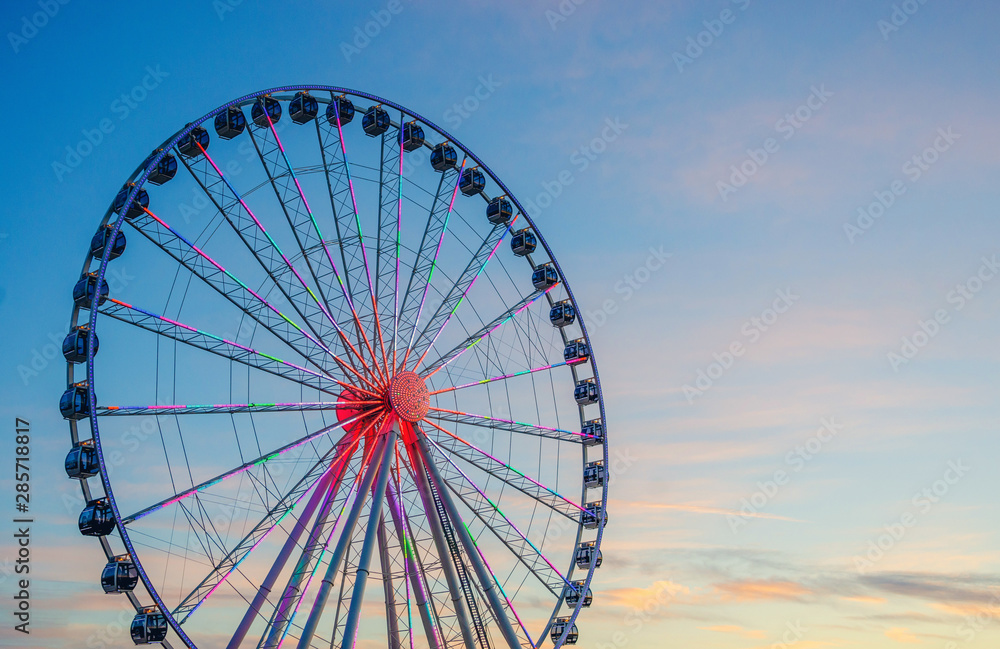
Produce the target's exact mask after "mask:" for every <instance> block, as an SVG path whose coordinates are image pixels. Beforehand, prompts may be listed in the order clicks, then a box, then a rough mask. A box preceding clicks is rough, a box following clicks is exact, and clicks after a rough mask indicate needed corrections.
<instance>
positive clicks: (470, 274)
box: [413, 215, 519, 367]
mask: <svg viewBox="0 0 1000 649" xmlns="http://www.w3.org/2000/svg"><path fill="white" fill-rule="evenodd" d="M518 216H519V215H518ZM516 222H517V216H515V217H514V218H513V219H511V221H510V224H509V225H507V226H506V227H504V226H503V225H495V226H493V229H492V230H490V232H489V234H487V235H486V238H485V239H484V240H483V243H482V244H481V245H480V246H479V250H477V251H476V254H475V255H473V257H472V259H471V260H470V261H469V263H468V265H467V266H466V267H465V270H464V271H462V274H461V275H460V276H459V278H458V280H457V281H456V282H455V285H454V286H452V287H451V290H449V291H448V294H447V295H446V296H445V298H444V301H443V302H442V303H441V305H440V306H438V308H437V309H436V310H435V312H434V315H433V316H431V319H430V322H428V323H427V326H426V327H424V329H423V331H422V332H421V333H420V337H419V338H418V339H417V342H416V343H414V345H413V353H414V354H418V355H419V356H418V360H417V362H416V363H414V365H413V366H414V367H420V364H421V363H423V362H424V357H425V356H427V354H428V352H430V350H431V349H432V348H433V347H434V343H435V342H437V339H438V336H440V335H441V332H442V331H444V328H445V327H446V326H447V325H448V323H449V322H450V321H451V317H452V316H453V315H455V312H456V311H457V310H458V307H460V306H461V305H462V302H464V301H465V298H466V296H467V295H468V294H469V291H470V290H472V286H473V285H474V284H475V283H476V279H478V278H479V275H480V274H482V272H483V270H485V269H486V264H488V263H489V261H490V259H492V258H493V255H495V254H496V251H497V248H499V247H500V243H501V242H502V241H503V238H504V237H505V236H506V235H507V233H508V232H510V231H511V228H512V227H514V224H515V223H516Z"/></svg>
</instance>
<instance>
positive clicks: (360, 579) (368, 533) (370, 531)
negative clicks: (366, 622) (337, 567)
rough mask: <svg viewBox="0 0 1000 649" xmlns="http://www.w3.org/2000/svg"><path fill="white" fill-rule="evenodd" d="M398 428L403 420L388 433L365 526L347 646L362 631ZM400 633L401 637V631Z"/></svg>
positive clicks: (346, 633) (348, 648)
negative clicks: (369, 577)
mask: <svg viewBox="0 0 1000 649" xmlns="http://www.w3.org/2000/svg"><path fill="white" fill-rule="evenodd" d="M398 431H399V424H397V423H393V425H392V430H391V431H390V432H389V434H388V435H387V436H386V441H385V450H384V451H383V453H382V461H381V462H380V463H379V474H378V484H377V485H376V487H375V492H374V493H373V494H372V506H371V511H370V513H369V514H368V527H367V529H366V530H365V541H364V544H363V545H362V546H361V557H360V559H358V570H357V573H356V576H355V577H354V592H352V593H351V606H350V608H349V609H348V610H347V622H345V623H344V636H343V638H342V641H341V644H340V646H341V647H344V648H345V649H354V644H355V640H356V637H357V634H358V622H359V621H360V619H361V603H362V601H363V600H364V598H365V586H366V585H367V583H368V574H369V573H370V570H369V566H371V562H372V551H373V550H374V549H375V541H376V539H377V537H378V528H379V525H380V524H381V522H382V503H383V502H384V501H385V487H386V485H387V484H388V483H389V474H390V473H391V472H392V466H391V464H392V458H393V454H394V451H395V450H396V436H397V435H398ZM394 617H395V616H394ZM396 637H397V641H398V638H399V635H398V633H397V636H396Z"/></svg>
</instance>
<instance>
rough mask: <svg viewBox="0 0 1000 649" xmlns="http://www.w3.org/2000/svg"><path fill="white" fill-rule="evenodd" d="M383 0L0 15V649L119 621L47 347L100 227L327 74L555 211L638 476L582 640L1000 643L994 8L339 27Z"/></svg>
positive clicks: (453, 13) (775, 10) (732, 644)
mask: <svg viewBox="0 0 1000 649" xmlns="http://www.w3.org/2000/svg"><path fill="white" fill-rule="evenodd" d="M42 5H46V6H50V8H49V11H50V13H54V15H52V16H51V17H50V18H47V19H36V22H37V23H44V24H43V25H42V26H41V27H38V28H32V26H31V21H32V19H33V16H34V15H35V14H37V13H38V12H40V11H43V9H44V7H42V8H40V7H41V6H42ZM234 5H235V6H234ZM386 6H387V3H385V2H374V3H355V4H352V5H351V6H343V5H341V4H337V5H330V4H326V3H318V2H300V3H294V4H289V3H264V2H258V1H254V0H244V1H243V2H240V3H236V2H225V1H224V2H215V3H212V2H174V3H167V4H156V3H140V4H131V5H129V6H128V7H127V8H125V7H112V6H108V5H103V4H96V3H84V2H81V1H80V0H73V1H69V2H66V3H65V4H61V3H58V2H56V1H55V0H53V1H52V2H50V3H48V4H47V3H46V2H41V3H38V2H22V1H17V2H8V3H5V4H4V6H3V8H2V9H0V27H2V28H3V29H2V31H3V32H4V33H5V34H6V37H5V39H4V40H5V43H4V44H3V45H0V49H2V50H3V53H2V55H0V56H3V59H4V62H3V66H2V75H3V81H4V83H3V87H4V88H5V97H4V102H3V103H4V106H6V108H7V110H6V111H5V112H4V114H5V116H6V123H7V126H8V128H7V129H6V132H5V133H6V134H5V141H6V145H7V155H4V156H3V157H2V160H0V172H2V174H3V177H4V178H5V179H6V182H5V187H6V189H7V192H6V197H5V201H4V202H5V210H4V216H3V219H2V224H0V251H2V252H3V254H2V257H0V258H2V263H3V265H4V271H5V272H4V273H3V280H0V321H2V322H3V323H4V327H3V331H4V335H3V336H2V337H0V354H2V357H3V359H4V361H3V362H4V369H3V371H2V372H0V389H2V390H3V393H4V394H5V395H6V396H5V398H4V399H3V400H2V404H3V405H2V408H3V412H4V415H5V421H7V422H13V420H14V417H22V418H25V419H28V420H30V421H31V423H32V431H33V456H34V457H33V459H34V466H33V479H34V480H35V482H34V489H35V494H36V497H37V498H38V504H37V509H38V516H39V517H40V519H41V518H43V517H44V522H41V523H40V524H39V526H38V528H37V538H36V541H35V542H36V545H35V546H33V549H34V550H35V552H36V554H35V555H34V561H35V565H36V566H37V570H38V573H39V574H38V576H37V579H38V581H37V582H36V584H37V588H36V590H35V594H34V597H35V599H34V605H35V614H36V617H35V618H34V623H35V624H36V625H37V635H33V636H32V637H31V638H30V642H25V641H24V639H22V638H21V637H14V636H13V635H12V632H11V631H10V629H9V626H10V624H9V623H8V622H4V624H3V631H2V632H0V637H3V638H4V643H5V644H7V643H10V642H12V643H13V645H12V646H21V645H22V644H24V646H50V647H56V646H74V645H75V644H78V642H79V638H80V637H86V636H88V635H89V634H93V633H98V632H99V630H100V629H101V628H103V627H104V626H105V625H106V624H107V623H108V622H110V621H112V620H114V619H116V616H117V615H118V611H119V610H120V608H121V606H120V603H118V602H116V601H113V599H111V598H104V599H102V598H101V597H100V594H99V593H97V592H96V591H95V589H94V587H95V586H96V578H97V572H98V567H99V564H100V561H101V557H100V555H99V552H98V549H97V547H96V544H94V543H92V542H90V540H87V539H83V538H81V537H80V536H79V535H78V534H77V533H76V531H75V529H74V524H73V519H74V518H75V505H72V500H70V501H69V502H70V505H69V506H67V505H66V500H65V498H68V497H70V496H74V497H75V493H76V492H75V491H74V485H73V484H71V483H70V482H69V481H68V480H66V479H65V477H64V474H63V473H62V469H61V466H60V465H61V461H62V457H63V454H64V453H65V451H66V446H67V444H68V436H67V435H66V425H65V423H64V422H63V421H62V419H61V417H60V416H59V413H58V411H57V409H56V402H57V399H58V395H59V394H60V393H61V391H62V390H63V388H64V381H65V373H64V367H65V366H64V365H63V364H62V363H61V362H59V361H61V358H57V359H56V360H52V359H51V358H49V357H50V356H51V355H52V348H51V344H52V341H53V340H61V338H62V336H63V335H64V333H65V329H66V326H67V322H68V320H67V317H68V315H69V311H70V307H71V300H70V291H71V289H72V285H73V283H74V280H75V278H76V277H77V275H78V273H79V264H80V261H81V259H82V256H83V253H84V252H85V247H86V245H87V242H88V241H89V238H90V236H91V234H92V232H93V228H94V226H95V225H96V224H97V223H98V222H99V220H100V218H101V215H102V214H103V210H104V209H105V208H106V206H107V204H108V202H109V200H110V198H111V196H112V195H113V194H114V192H115V191H116V190H117V189H118V187H119V186H120V183H121V179H122V178H124V177H126V176H127V175H128V174H129V173H131V171H132V170H133V169H134V168H135V167H136V165H137V164H139V163H140V162H141V161H142V159H143V158H144V157H145V156H146V155H147V154H148V152H149V150H150V149H151V148H152V147H153V146H155V145H157V144H158V143H159V142H161V141H162V140H163V139H164V138H165V137H167V136H168V135H169V134H171V133H173V132H174V131H176V130H177V129H178V128H180V127H182V126H183V125H184V124H186V123H187V122H189V121H191V120H192V119H194V118H195V117H199V116H201V115H203V114H204V113H206V112H208V111H209V110H211V109H213V108H215V107H216V106H218V105H220V104H222V103H224V102H226V101H228V100H230V99H232V98H235V97H237V96H240V95H243V94H246V93H248V92H251V91H253V90H257V89H263V88H266V87H271V86H276V85H283V84H292V83H316V84H331V85H337V86H343V87H348V88H356V89H359V90H364V91H368V92H371V93H374V94H376V95H380V96H383V97H386V98H388V99H391V100H393V101H396V102H399V103H401V104H402V105H404V106H406V107H408V108H410V109H412V110H414V111H416V112H418V113H421V114H422V115H424V116H426V117H427V118H428V119H430V120H433V121H435V122H437V123H439V124H440V125H441V126H443V127H444V128H446V129H449V130H451V131H452V132H453V133H454V134H455V135H456V136H457V137H458V138H459V139H461V140H462V142H463V143H464V144H466V145H467V146H469V147H470V148H471V149H472V150H473V151H475V152H476V153H477V154H478V155H479V156H480V157H481V158H483V159H484V160H485V161H487V163H488V164H490V166H491V167H492V168H493V169H494V171H496V172H497V174H498V175H499V176H500V177H501V178H502V179H504V181H505V183H506V184H507V185H508V186H509V187H511V188H512V190H513V191H514V192H515V193H516V194H517V195H518V196H519V197H520V199H521V200H522V202H527V201H531V202H532V203H534V204H536V205H538V206H539V212H538V214H537V215H533V216H536V221H537V223H538V225H539V228H540V229H541V230H542V231H543V232H544V234H545V236H546V238H547V239H548V241H549V242H550V244H551V245H552V247H553V250H554V251H555V253H556V255H557V256H558V258H559V260H560V263H561V264H562V266H563V268H564V270H565V272H566V275H567V277H568V278H569V279H570V281H571V282H572V285H573V288H574V292H575V293H576V295H577V298H578V300H579V301H580V303H581V306H582V308H583V310H584V312H585V317H586V319H587V321H588V322H589V323H590V328H591V335H592V338H593V342H594V347H595V352H596V356H597V358H598V360H599V362H600V364H601V370H602V379H603V382H604V386H605V398H606V402H607V409H608V419H609V427H610V431H611V432H610V437H609V439H610V440H611V454H612V458H616V459H617V460H618V466H619V467H620V470H617V473H618V474H617V475H616V478H615V481H614V484H613V486H612V492H611V496H610V503H609V511H610V512H611V515H612V520H611V524H610V526H609V528H608V532H607V535H606V537H605V538H606V541H605V543H606V549H605V557H606V561H605V564H604V566H603V567H602V569H601V571H600V572H599V573H598V575H597V578H596V581H595V588H594V590H595V596H596V599H595V605H594V607H593V608H592V609H590V610H588V611H586V612H585V613H584V615H583V616H582V617H581V619H580V628H581V633H582V639H581V646H589V647H624V646H628V647H650V648H652V647H661V646H666V645H670V646H673V645H675V644H676V645H677V646H681V645H691V646H701V647H706V648H711V649H716V648H718V649H756V648H763V647H772V646H782V643H784V646H796V647H798V648H799V649H813V648H816V649H818V648H820V647H856V648H859V649H886V648H889V647H895V646H897V645H910V644H912V645H917V646H924V647H928V648H930V649H958V648H959V647H962V648H968V649H979V648H986V647H994V646H996V644H997V641H998V639H1000V631H998V629H1000V553H998V539H1000V508H998V505H997V501H996V494H997V492H998V489H1000V477H998V474H997V472H996V471H995V470H994V469H993V466H994V464H995V462H994V461H993V459H994V458H995V457H998V456H1000V441H998V436H997V423H996V422H997V421H998V416H1000V400H998V399H997V397H996V394H997V388H998V387H1000V373H998V372H997V367H998V361H1000V353H998V349H1000V347H998V342H1000V336H998V333H997V327H996V325H995V323H996V322H997V321H998V316H1000V279H997V278H996V275H997V273H998V272H1000V271H998V270H996V269H995V265H996V261H995V260H996V259H998V258H1000V245H998V244H997V232H998V225H997V207H996V206H997V205H998V204H1000V203H998V198H1000V184H998V183H997V182H996V177H997V173H998V171H1000V126H998V124H997V120H996V112H997V111H996V106H997V102H998V99H1000V82H998V79H1000V74H998V72H1000V70H998V67H1000V56H998V55H1000V52H998V41H997V38H996V33H997V29H998V27H1000V11H998V9H997V7H996V6H995V5H994V4H992V3H989V2H985V1H980V2H968V3H961V5H960V6H959V5H958V4H957V3H945V2H941V1H940V0H926V1H925V2H919V1H918V0H912V1H911V2H896V3H893V2H890V1H882V0H879V1H876V2H857V1H855V2H839V3H822V4H820V3H815V4H808V5H805V4H803V3H793V2H777V3H763V2H759V1H758V0H740V1H729V0H725V1H722V0H718V1H716V0H713V1H710V2H700V3H694V2H670V1H668V2H633V3H606V2H605V3H602V2H598V1H597V0H586V1H583V2H580V3H579V4H577V3H576V2H570V1H569V0H565V1H564V2H562V3H557V2H554V1H546V2H541V3H534V2H522V1H520V0H514V1H512V2H506V3H490V2H485V1H469V2H464V3H454V4H447V5H446V4H444V3H434V4H432V5H431V6H427V5H421V4H418V3H412V2H409V1H408V0H402V2H401V5H400V6H401V7H402V10H401V11H400V13H398V14H395V15H393V16H392V18H391V20H390V21H389V22H388V23H387V24H386V25H384V26H382V27H380V28H379V29H378V30H377V31H378V33H377V34H376V35H375V36H374V37H371V38H369V39H368V40H367V42H366V41H365V40H363V39H358V40H355V39H356V38H357V34H358V33H359V31H358V30H361V31H363V30H364V28H365V26H366V24H368V23H370V21H372V20H374V18H373V16H372V14H371V13H370V12H373V11H374V12H379V11H383V10H384V9H385V7H386ZM55 7H57V8H58V10H57V11H56V10H55V9H54V8H55ZM25 21H27V22H25ZM26 25H27V27H26ZM370 31H372V32H374V31H376V30H375V29H374V28H372V29H371V30H370ZM11 34H13V35H14V36H11ZM352 46H353V49H352ZM144 83H145V84H146V85H145V88H143V84H144ZM136 88H140V89H142V90H141V91H137V90H136ZM123 94H124V95H125V96H126V98H125V99H123V98H122V96H123ZM102 128H103V129H104V132H102V133H101V134H100V135H99V136H98V134H97V133H98V132H99V131H100V129H102ZM88 133H89V135H90V139H91V142H92V143H93V142H96V141H97V140H98V138H99V139H100V141H99V142H98V143H96V144H93V146H89V147H88V146H87V145H86V144H84V145H83V146H82V147H81V142H83V143H86V142H87V138H88ZM67 148H69V149H70V150H73V149H76V150H77V152H78V153H83V152H84V151H86V154H85V155H83V156H81V157H80V159H79V160H77V158H76V157H74V156H73V155H72V154H69V153H67ZM67 156H69V157H67ZM61 165H65V166H61ZM668 255H669V256H668ZM118 281H120V282H121V283H123V284H126V285H127V283H128V282H129V281H130V279H129V277H128V271H127V270H126V271H125V275H124V276H120V277H119V278H118ZM935 323H936V325H935ZM932 331H933V333H931V332H932ZM918 342H923V343H924V344H922V345H919V346H918V344H917V343H918ZM910 344H913V348H912V353H911V351H908V350H910V348H909V347H908V345H910ZM8 428H12V423H10V425H8ZM0 448H2V449H3V450H2V454H3V456H4V457H8V458H9V457H12V453H13V444H12V436H11V435H5V436H4V442H3V446H0ZM956 467H958V469H956ZM965 467H968V468H967V470H966V469H965ZM9 475H10V474H9V472H4V475H3V476H2V477H0V490H2V492H3V493H5V494H10V493H12V483H11V481H10V479H9ZM956 476H957V477H956ZM942 481H943V482H942ZM779 483H781V484H779ZM940 484H943V485H945V487H940V486H938V485H940ZM42 485H46V487H44V488H43V487H42ZM48 485H52V486H51V487H48ZM936 486H938V487H937V488H938V489H939V491H941V490H943V491H944V493H939V494H937V495H934V489H935V488H936ZM925 489H930V490H931V495H934V498H936V499H937V500H936V501H935V500H931V499H930V498H929V497H928V496H926V495H925V496H923V497H920V494H921V493H922V492H923V491H924V490H925ZM748 505H749V506H748ZM903 517H906V520H908V521H910V520H912V521H913V524H912V525H906V526H905V532H904V533H902V534H901V536H900V538H898V539H897V538H892V539H891V541H887V542H885V545H887V546H889V547H888V549H884V550H883V552H882V553H881V555H879V554H878V553H877V552H876V553H874V554H873V555H872V556H873V557H877V558H876V559H873V558H871V557H868V556H867V555H868V553H869V550H870V547H871V546H870V542H871V543H875V544H877V543H878V542H879V539H880V537H882V536H884V535H885V534H891V533H892V530H893V529H898V528H897V527H894V526H895V525H897V524H902V523H900V521H901V520H903ZM910 517H912V518H910ZM0 547H2V548H3V552H4V553H8V556H9V553H10V552H11V547H12V546H11V545H10V536H9V534H6V533H5V535H4V539H3V540H2V542H0ZM0 558H2V557H0ZM866 561H867V563H866ZM0 579H3V580H4V591H5V592H6V591H7V590H8V589H9V586H10V584H11V580H10V577H9V575H7V574H6V573H3V572H0ZM82 595H86V599H78V597H79V596H82ZM81 602H86V603H81ZM60 607H70V608H72V609H73V610H74V611H76V613H77V615H75V616H74V617H73V620H74V623H73V624H74V625H76V626H74V627H73V628H72V631H71V632H67V631H66V630H64V629H60V626H61V625H60V620H61V613H60ZM977 615H978V616H980V620H981V622H980V623H979V626H980V627H982V628H981V629H980V628H979V627H976V626H975V625H973V624H972V623H970V621H969V620H970V619H974V618H975V616H977ZM970 616H972V618H970ZM982 620H985V622H982ZM81 634H82V636H81ZM31 643H35V644H34V645H32V644H31ZM117 643H118V644H112V645H110V646H119V645H120V646H128V640H127V639H125V638H121V637H119V638H118V639H117Z"/></svg>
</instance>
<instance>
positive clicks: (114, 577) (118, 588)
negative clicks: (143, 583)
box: [101, 554, 139, 594]
mask: <svg viewBox="0 0 1000 649" xmlns="http://www.w3.org/2000/svg"><path fill="white" fill-rule="evenodd" d="M138 583H139V569H138V568H137V567H136V565H135V562H134V561H132V557H130V556H129V555H127V554H123V555H120V556H117V557H115V558H114V559H112V560H111V561H109V562H108V564H107V565H105V566H104V570H102V571H101V588H103V589H104V592H105V593H109V594H111V593H131V592H132V591H133V590H135V587H136V586H137V585H138Z"/></svg>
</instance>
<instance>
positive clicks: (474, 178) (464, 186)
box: [458, 167, 486, 196]
mask: <svg viewBox="0 0 1000 649" xmlns="http://www.w3.org/2000/svg"><path fill="white" fill-rule="evenodd" d="M484 187H486V176H484V175H483V172H482V171H480V170H479V167H473V168H471V169H463V170H462V177H461V178H460V179H459V181H458V189H459V190H460V191H461V192H462V193H463V194H465V195H466V196H475V195H476V194H478V193H479V192H481V191H483V188H484Z"/></svg>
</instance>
